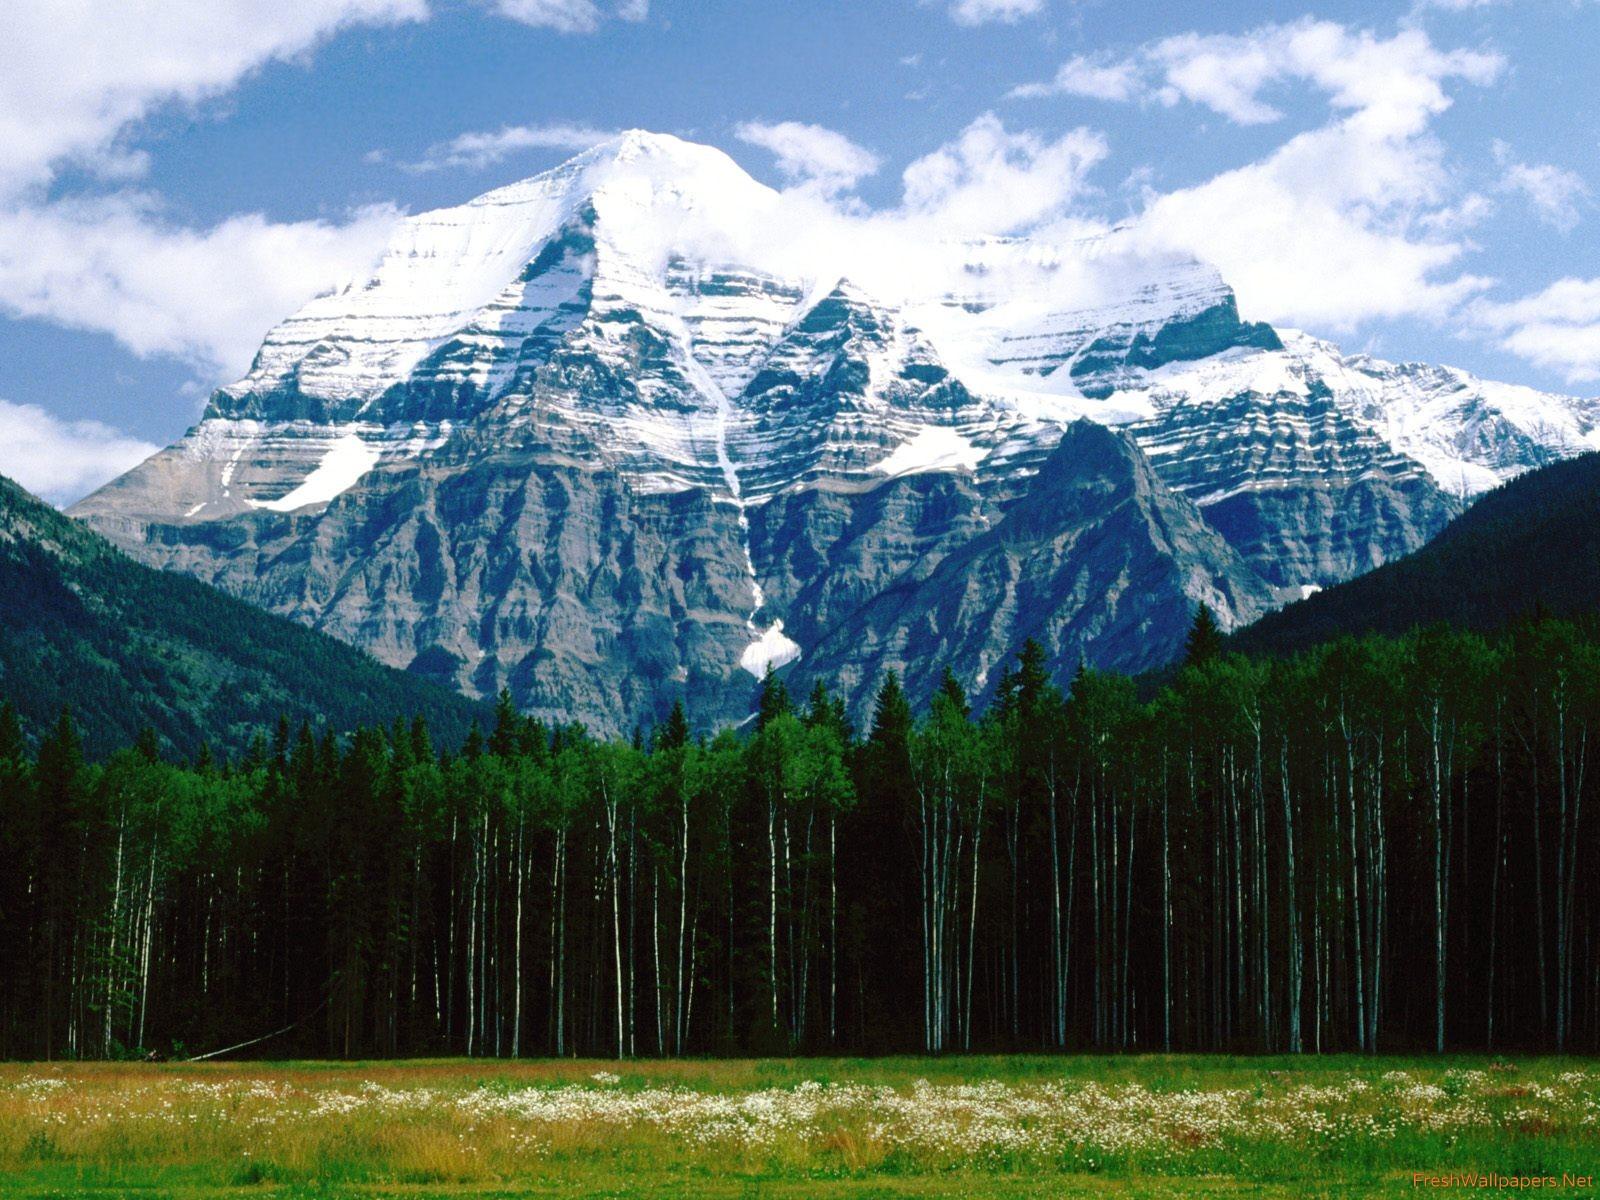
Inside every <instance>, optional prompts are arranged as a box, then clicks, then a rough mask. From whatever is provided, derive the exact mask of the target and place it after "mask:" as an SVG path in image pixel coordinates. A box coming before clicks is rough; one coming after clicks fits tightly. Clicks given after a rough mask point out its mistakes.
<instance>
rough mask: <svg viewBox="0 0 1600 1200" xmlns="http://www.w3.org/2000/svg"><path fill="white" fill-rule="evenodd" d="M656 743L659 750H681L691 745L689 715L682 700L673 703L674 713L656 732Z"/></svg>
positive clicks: (669, 715)
mask: <svg viewBox="0 0 1600 1200" xmlns="http://www.w3.org/2000/svg"><path fill="white" fill-rule="evenodd" d="M655 743H656V749H657V750H681V749H683V748H684V747H685V746H687V745H688V744H689V714H688V713H686V712H684V711H683V701H682V700H681V699H680V700H674V701H673V702H672V711H671V712H670V713H668V714H667V719H666V720H665V721H664V722H662V724H661V727H660V728H659V729H657V730H656V736H655Z"/></svg>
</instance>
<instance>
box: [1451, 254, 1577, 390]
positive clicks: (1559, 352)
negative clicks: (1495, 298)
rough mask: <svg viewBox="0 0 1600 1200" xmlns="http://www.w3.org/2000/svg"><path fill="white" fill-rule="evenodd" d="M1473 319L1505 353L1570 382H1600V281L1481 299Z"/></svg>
mask: <svg viewBox="0 0 1600 1200" xmlns="http://www.w3.org/2000/svg"><path fill="white" fill-rule="evenodd" d="M1467 315H1468V318H1469V320H1470V321H1472V322H1473V323H1475V324H1476V325H1477V326H1479V327H1480V328H1482V329H1485V330H1488V331H1491V332H1492V333H1493V334H1494V335H1495V336H1496V337H1497V338H1498V340H1499V343H1500V345H1501V346H1503V347H1504V348H1505V349H1507V350H1509V351H1511V352H1512V353H1513V354H1516V355H1519V356H1520V357H1522V358H1525V359H1527V360H1528V361H1529V362H1531V363H1533V364H1534V365H1536V366H1540V367H1544V368H1546V369H1547V370H1552V371H1557V372H1559V373H1561V374H1562V375H1564V376H1566V378H1567V380H1568V382H1570V383H1584V382H1591V381H1593V380H1595V379H1600V279H1575V278H1568V279H1561V280H1558V281H1557V282H1555V283H1553V284H1551V285H1550V286H1549V287H1547V288H1545V289H1544V290H1543V291H1541V292H1537V293H1535V294H1533V295H1531V296H1524V297H1523V298H1522V299H1520V300H1511V301H1504V302H1492V301H1488V300H1480V301H1478V302H1477V303H1475V304H1473V305H1472V306H1471V308H1470V309H1469V310H1468V314H1467Z"/></svg>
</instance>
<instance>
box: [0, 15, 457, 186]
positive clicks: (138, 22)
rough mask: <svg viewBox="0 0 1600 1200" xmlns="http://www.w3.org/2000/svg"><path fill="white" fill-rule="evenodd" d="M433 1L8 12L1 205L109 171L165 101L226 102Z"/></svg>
mask: <svg viewBox="0 0 1600 1200" xmlns="http://www.w3.org/2000/svg"><path fill="white" fill-rule="evenodd" d="M427 12H428V7H427V2H426V0H295V3H280V4H268V5H263V4H261V3H259V0H131V2H129V3H123V4H115V5H105V4H89V3H84V2H83V0H28V2H27V3H21V4H9V5H7V6H6V20H5V24H6V62H5V70H4V71H3V72H0V196H4V195H7V194H11V195H15V194H17V193H19V192H21V191H22V190H24V189H26V188H29V187H37V186H42V185H43V184H45V183H47V182H48V181H49V179H50V175H51V171H52V168H53V167H55V166H56V165H57V164H59V163H62V162H64V161H69V160H73V159H88V160H99V161H102V162H104V161H105V158H104V156H105V155H106V153H107V148H108V147H110V146H112V145H113V144H114V142H115V139H116V136H117V134H118V132H119V131H120V130H122V129H123V127H124V126H126V125H128V124H129V123H130V122H133V121H137V120H139V119H140V118H142V117H144V116H145V115H147V114H148V113H149V112H150V111H151V110H152V109H153V108H155V107H156V106H157V105H160V104H163V103H172V102H176V103H180V104H193V103H195V102H197V101H201V100H205V99H207V98H210V97H213V96H217V95H220V94H221V93H223V92H225V91H227V90H228V89H229V88H231V87H232V86H233V85H234V84H236V83H237V82H238V81H239V80H240V79H241V78H242V77H243V76H245V75H247V74H249V73H250V72H251V71H253V70H255V69H256V68H258V67H260V66H261V65H262V64H263V63H266V62H269V61H272V60H274V59H288V58H292V57H294V56H296V55H299V54H302V53H304V52H305V51H307V50H309V49H310V48H312V47H313V46H315V45H316V44H317V43H318V42H319V41H321V40H322V39H324V38H326V37H328V36H329V35H331V34H332V33H334V32H336V31H337V30H339V29H342V28H345V27H348V26H351V25H355V24H389V23H393V22H397V21H406V20H417V19H421V18H422V17H425V16H426V15H427Z"/></svg>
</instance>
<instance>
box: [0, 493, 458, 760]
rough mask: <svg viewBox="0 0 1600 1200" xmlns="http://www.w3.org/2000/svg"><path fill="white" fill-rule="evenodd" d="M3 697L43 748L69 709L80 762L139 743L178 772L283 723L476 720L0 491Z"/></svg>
mask: <svg viewBox="0 0 1600 1200" xmlns="http://www.w3.org/2000/svg"><path fill="white" fill-rule="evenodd" d="M0 696H4V697H6V698H7V699H9V700H11V702H12V703H13V704H15V705H16V706H17V710H18V713H19V715H20V718H21V721H22V724H23V727H24V728H25V729H26V730H28V731H29V732H34V733H37V732H42V731H43V730H45V729H47V728H49V726H50V724H51V723H52V722H53V721H54V720H55V719H56V717H57V716H58V715H59V714H60V712H61V710H62V708H63V707H70V708H71V709H72V710H73V712H74V713H75V714H77V716H78V719H79V721H80V724H81V728H82V736H83V738H84V741H85V744H86V746H87V747H88V750H89V752H90V753H91V755H98V754H100V753H102V752H108V751H110V750H112V749H114V748H116V747H119V746H127V745H130V744H132V742H133V740H134V739H135V738H136V737H137V736H138V735H139V734H140V732H141V731H142V730H144V729H145V728H149V729H151V730H153V731H154V732H155V733H156V736H157V738H158V740H159V741H160V743H161V744H162V745H163V746H165V747H167V748H168V749H170V750H172V751H174V752H176V753H179V754H181V755H184V756H189V755H192V754H194V753H195V752H196V751H198V750H199V748H200V747H201V746H202V745H203V744H209V745H210V746H212V747H214V748H216V749H219V750H229V751H233V752H238V751H242V750H243V749H244V748H245V746H246V745H247V744H248V743H249V741H250V739H251V738H252V737H254V736H257V735H264V734H267V733H270V732H271V729H272V727H273V724H274V722H275V721H276V720H277V718H278V717H279V716H280V715H283V714H287V715H288V716H289V717H290V718H292V719H293V720H296V721H298V720H301V719H307V720H311V721H313V722H314V723H317V724H319V725H320V724H322V723H323V722H326V723H327V724H328V725H330V726H331V727H332V728H334V729H338V730H341V731H348V730H351V729H354V728H355V727H356V726H357V725H361V724H370V723H373V722H381V721H385V720H387V719H388V718H389V717H390V716H391V715H392V714H394V713H422V714H426V716H427V718H428V720H429V721H430V722H431V723H432V724H433V726H434V727H435V728H436V729H439V730H440V731H441V733H443V734H445V735H448V736H449V737H451V738H452V739H454V740H456V741H459V740H460V738H461V737H462V736H464V735H465V733H466V730H467V726H468V725H469V724H470V723H471V721H472V718H473V716H474V715H475V714H476V713H477V711H478V707H477V706H476V705H474V704H472V703H471V702H469V701H467V700H465V699H463V698H461V697H459V696H457V695H455V694H454V693H453V692H450V691H447V690H445V689H443V688H440V687H437V686H435V685H433V684H430V683H428V682H426V681H424V680H422V679H419V678H416V677H414V676H410V675H406V674H404V673H402V672H400V671H394V670H391V669H389V668H387V667H384V666H381V665H380V664H378V663H377V662H375V661H373V660H372V659H371V658H369V657H368V656H367V655H366V654H364V653H363V652H361V651H359V650H356V649H354V648H352V647H350V646H346V645H345V644H343V643H342V642H338V641H335V640H334V639H333V638H330V637H326V636H324V635H322V634H320V633H315V632H312V631H311V630H308V629H305V628H302V627H301V626H298V625H295V624H294V623H292V622H290V621H287V620H284V619H283V618H281V617H274V616H271V615H270V614H268V613H265V612H262V611H261V610H260V609H258V608H255V607H253V606H251V605H249V604H245V603H243V602H241V601H238V600H235V599H232V598H231V597H228V596H225V595H223V594H222V593H221V592H218V591H217V590H215V589H214V588H210V587H207V586H206V585H205V584H202V583H198V582H196V581H195V580H193V579H187V578H184V577H181V576H178V575H173V574H168V573H165V572H161V571H155V570H151V569H150V568H149V567H145V566H141V565H140V564H138V563H136V562H134V561H133V560H132V559H130V558H128V557H127V556H126V555H124V554H123V553H122V552H121V551H119V550H116V549H115V548H113V547H112V546H111V545H110V543H108V542H106V541H105V540H104V539H103V538H101V537H100V536H99V535H98V534H95V533H92V532H90V531H89V530H88V529H86V528H85V527H83V526H82V525H80V524H79V523H78V522H76V521H74V520H72V519H71V518H69V517H66V516H63V515H62V514H61V513H59V512H57V511H56V510H55V509H53V508H51V507H50V506H49V505H47V504H45V503H44V502H43V501H41V500H38V499H36V498H35V497H33V496H30V495H29V494H28V493H27V492H25V491H23V490H22V489H21V488H20V487H18V486H17V485H16V484H14V483H12V482H11V481H10V480H9V479H6V478H4V477H0Z"/></svg>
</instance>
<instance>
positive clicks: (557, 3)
mask: <svg viewBox="0 0 1600 1200" xmlns="http://www.w3.org/2000/svg"><path fill="white" fill-rule="evenodd" d="M494 11H495V12H496V13H498V14H499V15H500V16H502V17H506V18H508V19H510V20H512V21H517V22H519V23H521V24H523V25H532V26H534V27H535V28H540V29H553V30H555V31H556V32H557V33H593V32H594V31H595V30H596V29H598V28H600V25H601V23H602V22H603V21H605V19H606V18H607V17H608V16H610V17H616V18H617V19H618V20H622V21H643V20H644V19H645V18H646V17H648V16H649V15H650V0H618V2H617V3H616V4H614V5H611V6H604V7H603V6H602V5H600V4H598V3H596V2H595V0H494Z"/></svg>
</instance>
